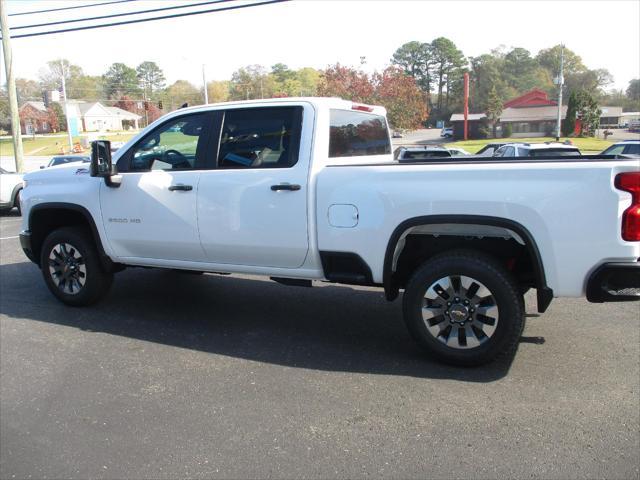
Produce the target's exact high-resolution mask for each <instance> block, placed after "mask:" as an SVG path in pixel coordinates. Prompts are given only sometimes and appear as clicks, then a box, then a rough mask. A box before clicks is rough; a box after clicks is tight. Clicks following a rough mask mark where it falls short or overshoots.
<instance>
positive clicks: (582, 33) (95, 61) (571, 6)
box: [1, 0, 640, 88]
mask: <svg viewBox="0 0 640 480" xmlns="http://www.w3.org/2000/svg"><path fill="white" fill-rule="evenodd" d="M101 1H105V0H88V1H77V2H73V3H76V4H83V3H84V4H87V3H98V2H101ZM197 1H198V0H189V1H186V0H183V3H196V2H197ZM254 1H255V0H254ZM178 3H180V0H160V1H158V0H137V1H133V2H128V3H123V4H115V5H108V6H103V7H99V8H83V9H79V10H75V11H65V12H58V13H47V14H36V15H24V16H12V17H9V22H10V26H11V27H16V26H18V25H30V24H34V23H44V22H48V21H55V20H62V19H70V18H81V17H88V16H97V15H104V14H110V13H120V12H127V11H135V10H141V9H148V8H156V7H163V6H169V5H172V4H178ZM240 3H241V2H240ZM245 3H246V2H245ZM70 4H72V2H71V1H70V0H66V1H58V0H40V1H31V0H29V1H27V0H8V10H9V13H17V12H24V11H30V10H39V9H43V8H56V7H61V6H69V5H70ZM208 8H211V7H208ZM200 9H203V7H200ZM191 10H194V9H191ZM167 13H172V12H162V13H155V14H147V16H151V15H153V16H159V15H163V14H167ZM117 20H118V19H110V20H102V21H94V22H93V23H102V22H110V21H117ZM77 25H82V24H70V25H64V26H61V27H68V26H77ZM51 28H56V27H46V28H45V29H51ZM19 32H21V31H20V30H14V31H13V34H14V35H17V34H18V33H19ZM22 32H24V30H23V31H22ZM439 36H445V37H448V38H450V39H451V40H453V42H454V43H455V44H456V45H457V46H458V48H460V49H461V50H462V51H463V53H464V54H465V56H467V57H468V56H476V55H480V54H482V53H487V52H489V51H490V50H491V49H493V48H495V47H498V46H499V45H506V46H518V47H524V48H526V49H528V50H530V51H531V52H532V54H533V55H535V54H536V53H537V52H538V51H539V50H540V49H543V48H547V47H550V46H552V45H555V44H557V43H560V42H565V44H566V45H567V47H568V48H570V49H572V50H574V51H575V52H577V53H578V54H579V55H580V56H581V57H582V59H583V61H584V63H585V64H586V65H587V67H589V68H606V69H608V70H609V71H610V72H611V73H612V74H613V76H614V79H615V84H614V85H613V86H614V87H616V88H626V87H627V84H628V82H629V80H631V79H632V78H639V77H640V1H639V0H630V1H579V0H576V1H536V2H531V1H491V2H490V1H446V2H445V1H417V0H416V1H382V0H380V1H365V0H360V1H338V0H333V1H329V0H325V1H315V0H313V1H312V0H298V1H293V2H287V3H280V4H275V5H267V6H261V7H256V8H247V9H241V10H234V11H229V12H221V13H213V14H204V15H197V16H192V17H184V18H179V19H172V20H161V21H156V22H148V23H140V24H133V25H125V26H118V27H112V28H104V29H96V30H88V31H80V32H71V33H63V34H56V35H48V36H41V37H33V38H17V39H14V40H13V42H12V45H13V53H14V68H15V69H16V75H17V76H18V77H27V78H33V79H37V77H38V70H39V69H41V68H42V67H43V65H44V64H45V62H46V61H48V60H51V59H54V58H58V57H64V58H67V59H69V60H70V61H71V62H72V63H74V64H78V65H80V66H81V67H82V68H83V69H84V71H85V73H86V74H90V75H100V74H102V73H104V72H105V71H106V69H107V67H108V66H109V65H110V64H111V63H113V62H124V63H126V64H128V65H130V66H132V67H135V66H136V65H138V64H139V63H141V62H142V61H145V60H152V61H155V62H157V63H158V65H159V66H160V67H161V68H162V69H163V70H164V72H165V76H166V77H167V80H168V82H169V83H171V82H173V81H175V80H178V79H187V80H189V81H191V82H193V83H195V84H197V85H201V83H202V64H206V72H207V77H208V79H209V80H212V79H218V80H221V79H228V78H229V77H230V76H231V73H232V72H233V71H234V70H236V69H238V68H239V67H241V66H245V65H249V64H256V63H257V64H261V65H264V66H266V67H269V66H271V65H273V64H275V63H278V62H282V63H285V64H287V65H289V67H291V68H300V67H304V66H310V67H314V68H325V67H326V66H327V65H329V64H334V63H336V62H340V63H342V64H346V65H359V64H360V57H362V56H364V57H366V62H367V64H366V68H367V69H369V70H373V69H381V68H384V67H385V66H386V65H388V63H389V58H390V57H391V55H392V54H393V52H394V51H395V50H396V49H397V48H398V47H399V46H400V45H402V44H403V43H405V42H408V41H411V40H418V41H424V42H427V41H431V40H432V39H434V38H436V37H439ZM1 75H2V78H3V80H2V82H3V83H4V76H5V75H4V65H3V68H2V74H1Z"/></svg>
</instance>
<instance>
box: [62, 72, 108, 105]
mask: <svg viewBox="0 0 640 480" xmlns="http://www.w3.org/2000/svg"><path fill="white" fill-rule="evenodd" d="M67 95H68V97H69V98H76V99H81V100H87V101H90V102H95V101H98V100H100V99H102V98H103V97H104V86H103V84H102V77H99V76H92V75H82V76H80V77H77V78H74V79H73V80H72V81H71V82H70V83H69V84H67Z"/></svg>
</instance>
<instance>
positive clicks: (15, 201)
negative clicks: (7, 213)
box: [13, 189, 22, 215]
mask: <svg viewBox="0 0 640 480" xmlns="http://www.w3.org/2000/svg"><path fill="white" fill-rule="evenodd" d="M21 192H22V189H20V190H18V191H17V192H16V196H15V198H14V199H13V206H14V207H16V208H17V209H18V215H22V209H21V208H20V193H21Z"/></svg>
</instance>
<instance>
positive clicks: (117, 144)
mask: <svg viewBox="0 0 640 480" xmlns="http://www.w3.org/2000/svg"><path fill="white" fill-rule="evenodd" d="M124 144H125V142H111V151H112V152H116V151H117V150H118V149H119V148H121V147H122V146H123V145H124Z"/></svg>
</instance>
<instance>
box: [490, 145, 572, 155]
mask: <svg viewBox="0 0 640 480" xmlns="http://www.w3.org/2000/svg"><path fill="white" fill-rule="evenodd" d="M580 155H581V153H580V150H579V149H578V147H576V146H575V145H567V144H564V143H551V142H550V143H507V144H506V145H503V146H502V147H500V148H498V149H497V150H496V151H495V152H494V154H493V156H494V157H548V156H554V157H573V156H578V157H579V156H580Z"/></svg>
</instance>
